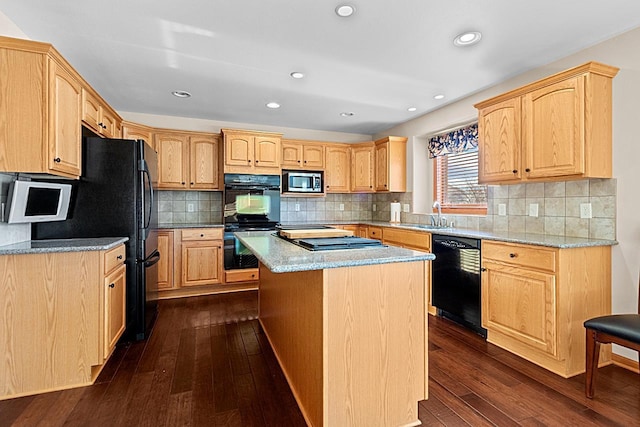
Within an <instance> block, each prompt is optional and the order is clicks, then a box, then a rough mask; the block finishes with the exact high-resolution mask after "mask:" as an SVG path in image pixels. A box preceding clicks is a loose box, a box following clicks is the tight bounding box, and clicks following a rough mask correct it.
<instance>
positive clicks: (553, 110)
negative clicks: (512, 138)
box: [522, 76, 585, 178]
mask: <svg viewBox="0 0 640 427" xmlns="http://www.w3.org/2000/svg"><path fill="white" fill-rule="evenodd" d="M584 106H585V97H584V77H583V76H579V77H575V78H572V79H569V80H566V81H563V82H560V83H556V84H553V85H549V86H546V87H543V88H542V89H538V90H536V91H533V92H530V93H527V94H526V95H524V96H523V102H522V109H523V126H524V128H523V134H524V136H523V146H524V162H523V167H524V168H525V169H524V171H525V177H527V178H546V177H554V176H567V175H580V174H583V173H584V171H585V168H584V156H585V153H584V147H585V133H584V132H585V131H584V129H585V123H584V117H585V111H584Z"/></svg>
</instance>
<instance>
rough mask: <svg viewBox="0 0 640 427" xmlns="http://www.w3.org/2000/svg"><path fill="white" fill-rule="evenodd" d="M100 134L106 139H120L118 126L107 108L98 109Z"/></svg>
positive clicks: (114, 117)
mask: <svg viewBox="0 0 640 427" xmlns="http://www.w3.org/2000/svg"><path fill="white" fill-rule="evenodd" d="M99 124H100V125H101V128H102V134H103V135H104V136H105V137H107V138H120V130H119V129H120V126H119V125H118V120H117V119H116V116H115V115H114V114H112V113H111V111H109V110H108V109H107V108H105V107H100V123H99Z"/></svg>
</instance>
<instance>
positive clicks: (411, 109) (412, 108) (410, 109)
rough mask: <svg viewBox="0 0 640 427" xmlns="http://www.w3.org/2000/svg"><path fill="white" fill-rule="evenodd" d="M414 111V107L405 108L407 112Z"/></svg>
mask: <svg viewBox="0 0 640 427" xmlns="http://www.w3.org/2000/svg"><path fill="white" fill-rule="evenodd" d="M416 110H417V108H416V107H409V108H407V111H416Z"/></svg>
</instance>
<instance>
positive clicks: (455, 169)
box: [434, 147, 487, 213]
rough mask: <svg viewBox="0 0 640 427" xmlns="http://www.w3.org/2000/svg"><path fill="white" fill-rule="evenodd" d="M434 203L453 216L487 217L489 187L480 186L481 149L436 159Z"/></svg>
mask: <svg viewBox="0 0 640 427" xmlns="http://www.w3.org/2000/svg"><path fill="white" fill-rule="evenodd" d="M434 182H435V192H434V193H435V194H434V200H438V201H440V204H441V205H442V210H443V211H445V212H450V213H456V212H457V213H486V212H487V186H486V185H479V184H478V147H475V148H473V149H471V150H468V151H465V152H463V153H452V154H447V155H446V156H438V157H436V168H435V180H434Z"/></svg>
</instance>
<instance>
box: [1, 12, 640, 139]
mask: <svg viewBox="0 0 640 427" xmlns="http://www.w3.org/2000/svg"><path fill="white" fill-rule="evenodd" d="M347 3H350V4H352V5H354V6H355V7H356V13H355V15H353V16H352V17H350V18H339V17H338V16H337V15H336V14H335V13H334V9H335V7H336V6H337V5H338V4H340V2H339V1H338V0H297V1H296V0H190V1H180V2H179V1H175V0H109V1H97V0H64V1H52V0H19V1H18V0H0V11H2V12H3V13H4V14H5V15H6V16H7V17H8V18H9V19H10V20H11V21H13V22H14V23H15V24H16V25H17V26H18V27H19V28H20V29H21V30H22V31H23V32H24V33H25V34H26V35H27V36H28V37H29V38H31V39H34V40H41V41H47V42H50V43H52V44H53V45H54V46H55V47H56V48H57V49H58V50H59V51H60V52H61V53H62V54H63V56H65V57H66V58H67V59H68V60H69V62H70V63H71V64H72V65H73V66H74V67H75V68H76V69H77V70H78V71H79V72H80V74H82V76H83V77H84V78H85V79H86V80H87V81H88V82H89V83H90V84H91V85H92V86H93V87H94V88H95V89H96V90H97V91H98V92H99V93H100V94H101V95H102V96H103V97H104V98H105V99H106V100H107V102H109V103H110V104H111V105H112V106H113V107H114V108H115V109H116V110H118V111H130V112H140V113H151V114H162V115H171V116H182V117H193V118H202V119H211V120H219V121H230V122H244V123H255V124H257V125H259V124H264V125H273V126H283V127H294V128H303V129H318V130H330V131H338V132H350V133H360V134H374V133H377V132H380V131H382V130H385V129H387V128H389V127H392V126H394V125H396V124H399V123H402V122H405V121H407V120H409V119H411V118H414V117H417V116H420V115H422V114H425V113H426V112H429V111H432V110H434V109H437V108H439V107H441V106H443V105H445V104H446V103H448V102H452V101H454V100H456V99H459V98H462V97H464V96H466V95H469V94H471V93H473V92H476V91H478V90H481V89H483V88H486V87H488V86H491V85H493V84H495V83H497V82H500V81H503V80H505V79H507V78H509V77H511V76H514V75H516V74H519V73H522V72H524V71H527V70H529V69H532V68H536V67H538V66H541V65H544V64H547V63H549V62H552V61H554V60H556V59H559V58H561V57H564V56H567V55H568V54H571V53H573V52H576V51H578V50H581V49H583V48H585V47H588V46H591V45H593V44H595V43H597V42H600V41H602V40H606V39H608V38H610V37H612V36H615V35H617V34H620V33H623V32H626V31H628V30H630V29H632V28H635V27H638V26H640V1H638V0H610V1H602V0H532V1H523V0H438V1H435V0H431V1H429V0H395V1H391V0H353V1H347ZM468 30H476V31H481V32H482V41H481V42H480V44H478V45H475V46H471V47H466V48H459V47H455V46H454V45H453V43H452V40H453V38H454V37H455V36H456V35H457V34H459V33H461V32H464V31H468ZM292 71H302V72H304V73H305V74H306V77H305V78H304V79H302V80H294V79H292V78H291V77H290V76H289V74H290V73H291V72H292ZM173 90H186V91H189V92H191V93H192V94H193V96H192V97H191V98H189V99H178V98H176V97H174V96H172V95H171V92H172V91H173ZM440 93H442V94H444V95H445V96H446V97H445V99H443V100H440V101H437V100H434V99H433V96H434V95H436V94H440ZM269 101H276V102H278V103H280V104H281V105H282V107H281V108H280V109H278V110H270V109H267V108H265V104H266V103H267V102H269ZM410 106H415V107H417V111H415V112H408V111H407V108H408V107H410ZM341 112H354V113H355V115H354V116H352V117H341V116H340V113H341Z"/></svg>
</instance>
